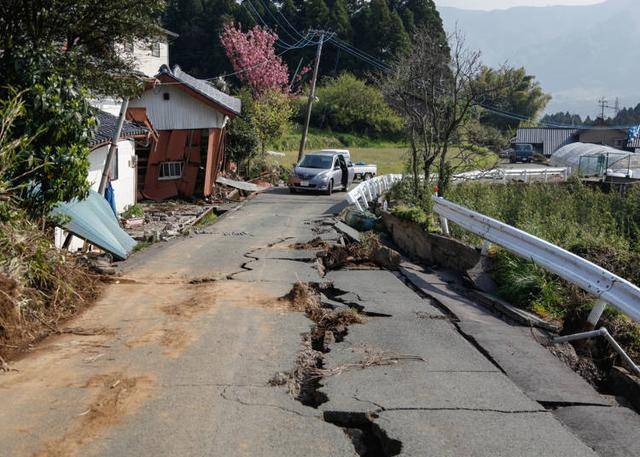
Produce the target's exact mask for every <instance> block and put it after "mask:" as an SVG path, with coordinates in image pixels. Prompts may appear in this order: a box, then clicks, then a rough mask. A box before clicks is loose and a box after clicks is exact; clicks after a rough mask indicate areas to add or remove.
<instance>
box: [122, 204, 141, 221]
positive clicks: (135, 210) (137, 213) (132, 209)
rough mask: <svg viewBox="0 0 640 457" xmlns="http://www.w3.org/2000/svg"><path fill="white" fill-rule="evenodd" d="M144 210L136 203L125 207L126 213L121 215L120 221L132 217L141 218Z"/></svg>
mask: <svg viewBox="0 0 640 457" xmlns="http://www.w3.org/2000/svg"><path fill="white" fill-rule="evenodd" d="M143 216H144V209H142V206H140V205H139V204H138V203H136V204H134V205H130V206H129V207H127V209H126V211H125V212H124V213H122V214H121V217H122V219H131V218H132V217H143Z"/></svg>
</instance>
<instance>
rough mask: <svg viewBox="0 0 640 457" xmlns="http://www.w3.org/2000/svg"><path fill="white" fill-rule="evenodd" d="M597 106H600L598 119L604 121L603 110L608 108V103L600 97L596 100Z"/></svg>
mask: <svg viewBox="0 0 640 457" xmlns="http://www.w3.org/2000/svg"><path fill="white" fill-rule="evenodd" d="M598 105H599V106H600V113H601V114H600V117H601V118H602V120H603V121H604V110H605V108H608V105H609V102H608V101H607V99H606V98H604V97H602V98H600V99H599V100H598Z"/></svg>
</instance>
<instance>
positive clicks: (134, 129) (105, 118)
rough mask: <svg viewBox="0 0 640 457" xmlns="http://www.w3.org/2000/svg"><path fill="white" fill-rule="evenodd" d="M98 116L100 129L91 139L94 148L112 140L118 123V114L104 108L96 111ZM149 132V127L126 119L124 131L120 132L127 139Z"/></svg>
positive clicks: (90, 143)
mask: <svg viewBox="0 0 640 457" xmlns="http://www.w3.org/2000/svg"><path fill="white" fill-rule="evenodd" d="M96 118H97V119H98V131H97V132H96V134H95V136H94V137H93V138H92V139H91V140H90V141H89V146H91V148H93V149H95V148H97V147H98V146H102V145H104V144H108V143H110V142H111V138H112V137H113V134H114V133H115V131H116V124H117V123H118V118H117V117H116V116H114V115H113V114H109V113H107V112H106V111H102V110H97V111H96ZM148 132H149V129H147V128H146V127H144V126H142V125H139V124H136V123H134V122H129V121H124V124H122V131H121V132H120V139H122V140H125V139H129V138H135V137H138V136H142V135H146V134H147V133H148Z"/></svg>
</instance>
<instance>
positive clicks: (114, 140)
mask: <svg viewBox="0 0 640 457" xmlns="http://www.w3.org/2000/svg"><path fill="white" fill-rule="evenodd" d="M128 107H129V99H128V98H125V99H124V100H123V101H122V106H121V107H120V114H119V116H118V122H117V124H116V130H115V131H114V132H113V137H111V146H109V152H108V153H107V160H106V161H105V163H104V169H103V170H102V178H100V186H99V187H98V193H99V194H100V195H104V191H105V189H106V188H107V180H108V179H109V171H110V170H111V162H113V156H115V155H116V149H118V139H119V138H120V132H122V125H123V124H124V118H125V117H126V115H127V108H128Z"/></svg>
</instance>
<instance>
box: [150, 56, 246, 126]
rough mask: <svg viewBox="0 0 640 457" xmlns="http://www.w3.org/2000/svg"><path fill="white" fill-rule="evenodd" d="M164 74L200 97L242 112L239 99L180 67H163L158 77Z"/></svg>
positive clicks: (233, 111) (233, 110)
mask: <svg viewBox="0 0 640 457" xmlns="http://www.w3.org/2000/svg"><path fill="white" fill-rule="evenodd" d="M162 74H165V75H169V76H171V77H172V78H174V79H176V80H177V81H179V82H181V83H183V84H185V85H186V86H188V87H189V88H191V89H193V90H195V91H196V92H198V93H199V94H200V95H203V96H204V97H207V98H208V99H209V100H211V101H213V102H214V103H217V104H218V105H221V106H223V107H224V108H226V109H228V110H229V111H231V112H232V113H235V114H238V115H239V114H240V112H241V109H242V102H241V101H240V99H239V98H236V97H232V96H231V95H229V94H225V93H224V92H222V91H220V90H218V89H216V88H215V87H213V86H212V85H211V84H209V83H208V82H207V81H205V80H204V79H198V78H194V77H193V76H191V75H190V74H189V73H185V72H184V71H182V70H181V69H180V67H179V66H178V65H175V66H174V67H173V70H171V69H170V68H169V67H168V66H166V65H163V66H162V67H160V73H158V74H157V75H156V77H158V76H160V75H162Z"/></svg>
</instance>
